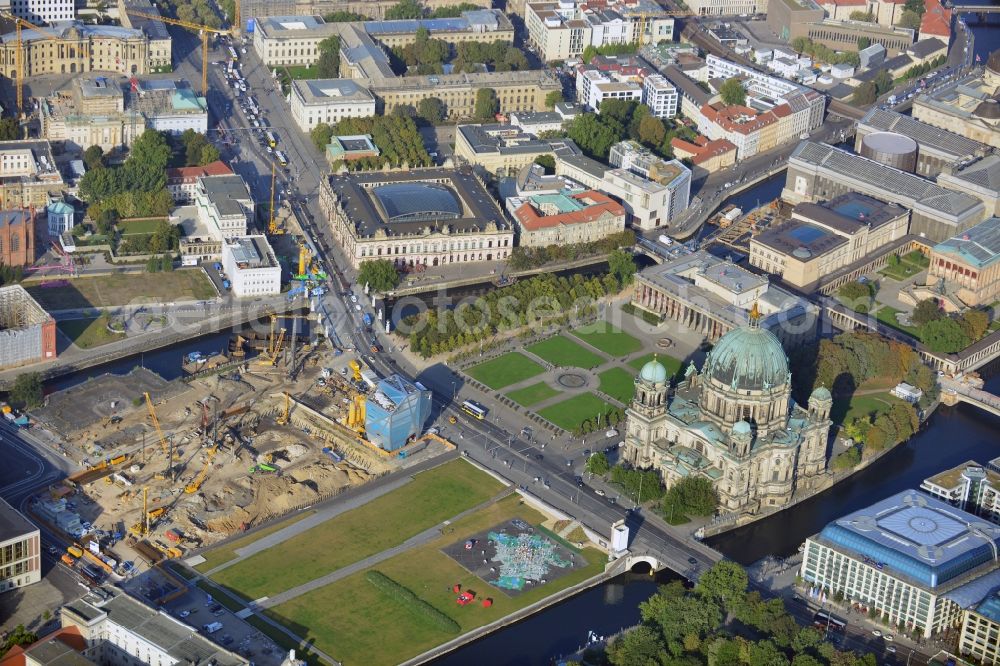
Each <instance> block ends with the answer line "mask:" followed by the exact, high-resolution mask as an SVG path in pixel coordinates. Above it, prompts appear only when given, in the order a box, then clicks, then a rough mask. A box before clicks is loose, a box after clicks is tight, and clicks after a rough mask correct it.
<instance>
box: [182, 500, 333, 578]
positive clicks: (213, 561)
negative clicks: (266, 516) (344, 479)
mask: <svg viewBox="0 0 1000 666" xmlns="http://www.w3.org/2000/svg"><path fill="white" fill-rule="evenodd" d="M314 513H316V512H315V511H303V512H302V513H300V514H297V515H295V516H292V517H291V518H288V519H286V520H282V521H279V522H277V523H275V524H274V525H271V526H270V527H265V528H264V529H262V530H258V531H256V532H254V533H253V534H249V535H247V536H245V537H241V538H239V539H236V540H234V541H229V542H226V543H224V544H222V545H220V546H219V547H218V548H212V549H211V550H209V551H207V552H204V553H202V554H201V556H202V557H204V558H205V561H204V562H202V563H201V564H198V565H196V566H195V567H194V568H195V569H196V570H198V571H200V572H202V573H205V572H206V571H210V570H212V569H214V568H215V567H217V566H219V565H220V564H225V563H226V562H229V561H230V560H235V559H236V558H237V557H239V556H238V555H237V554H236V551H237V550H238V549H240V548H246V547H247V546H249V545H250V544H252V543H253V542H254V541H257V540H258V539H263V538H264V537H266V536H269V535H271V534H274V533H275V532H277V531H278V530H282V529H284V528H286V527H288V526H289V525H294V524H295V523H297V522H299V521H300V520H302V519H303V518H308V517H309V516H311V515H313V514H314Z"/></svg>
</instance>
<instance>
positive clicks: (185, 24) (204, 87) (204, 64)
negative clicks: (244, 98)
mask: <svg viewBox="0 0 1000 666" xmlns="http://www.w3.org/2000/svg"><path fill="white" fill-rule="evenodd" d="M237 4H239V0H237ZM125 11H126V12H128V13H129V14H131V15H132V16H138V17H140V18H145V19H150V20H152V21H163V22H164V23H169V24H170V25H176V26H180V27H181V28H187V29H188V30H196V31H198V34H199V35H201V94H202V96H203V97H207V96H208V36H209V35H212V34H215V35H230V36H235V35H236V33H237V32H238V30H237V29H236V28H234V27H229V28H210V27H208V26H207V25H201V24H200V23H191V22H189V21H181V20H179V19H173V18H167V17H166V16H159V15H156V14H146V13H144V12H137V11H135V10H134V9H126V10H125ZM236 11H237V14H239V9H237V10H236ZM237 25H238V24H237Z"/></svg>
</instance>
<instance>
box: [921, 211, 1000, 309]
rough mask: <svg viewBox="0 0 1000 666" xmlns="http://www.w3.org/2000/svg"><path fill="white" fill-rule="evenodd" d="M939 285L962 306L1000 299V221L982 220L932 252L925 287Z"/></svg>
mask: <svg viewBox="0 0 1000 666" xmlns="http://www.w3.org/2000/svg"><path fill="white" fill-rule="evenodd" d="M941 283H944V285H943V286H946V287H950V289H948V290H947V293H949V294H951V293H954V295H955V297H956V298H957V299H958V300H959V302H960V304H961V305H963V306H965V307H976V306H980V305H990V304H992V303H994V302H996V300H997V299H998V298H1000V218H998V217H991V218H989V219H987V220H984V221H983V222H981V223H980V224H977V225H976V226H974V227H972V228H971V229H966V230H965V231H963V232H961V233H959V234H956V235H955V236H953V237H951V238H949V239H947V240H945V241H942V242H941V243H938V244H937V245H935V246H934V247H933V249H931V256H930V267H929V268H928V270H927V284H928V285H929V286H934V287H937V286H941Z"/></svg>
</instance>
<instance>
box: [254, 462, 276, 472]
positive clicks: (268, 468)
mask: <svg viewBox="0 0 1000 666" xmlns="http://www.w3.org/2000/svg"><path fill="white" fill-rule="evenodd" d="M277 471H278V468H277V467H275V466H274V465H268V464H267V463H259V464H257V465H254V466H253V467H251V468H250V474H263V473H269V474H273V473H275V472H277Z"/></svg>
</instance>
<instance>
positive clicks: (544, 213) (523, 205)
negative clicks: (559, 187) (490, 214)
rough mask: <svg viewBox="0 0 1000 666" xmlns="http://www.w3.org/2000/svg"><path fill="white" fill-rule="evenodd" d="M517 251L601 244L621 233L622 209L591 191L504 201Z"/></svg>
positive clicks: (598, 193) (623, 212) (606, 196)
mask: <svg viewBox="0 0 1000 666" xmlns="http://www.w3.org/2000/svg"><path fill="white" fill-rule="evenodd" d="M507 212H508V214H509V215H510V217H511V219H513V220H514V222H515V224H517V237H518V240H517V244H518V246H520V247H548V246H549V245H572V244H575V243H590V242H593V241H597V240H601V239H602V238H606V237H607V236H610V235H612V234H616V233H619V232H621V231H622V230H624V229H625V218H626V216H627V214H626V212H625V208H624V206H622V205H621V204H620V203H618V202H617V201H615V200H614V199H612V198H611V197H609V196H608V195H607V194H604V193H603V192H596V191H594V190H585V191H582V192H580V191H563V192H557V193H553V194H534V195H529V196H524V197H510V198H508V199H507Z"/></svg>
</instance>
